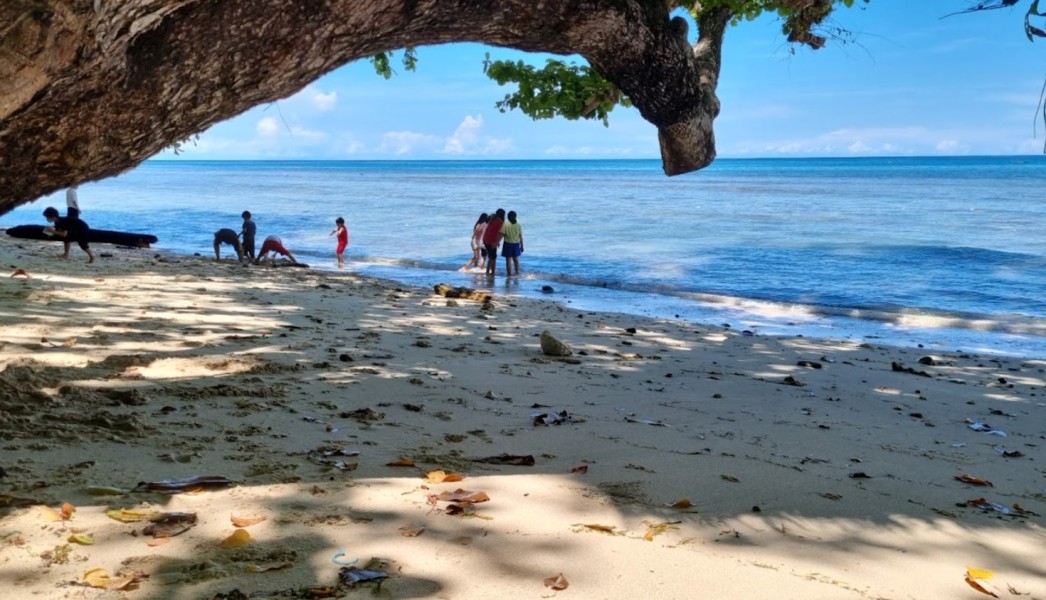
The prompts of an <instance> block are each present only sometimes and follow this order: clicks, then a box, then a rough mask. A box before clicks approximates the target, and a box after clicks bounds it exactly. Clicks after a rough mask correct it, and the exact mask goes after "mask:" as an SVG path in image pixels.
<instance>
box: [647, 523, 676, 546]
mask: <svg viewBox="0 0 1046 600" xmlns="http://www.w3.org/2000/svg"><path fill="white" fill-rule="evenodd" d="M643 523H645V524H646V526H647V530H646V534H645V535H644V536H643V539H644V540H646V541H648V542H652V541H654V537H655V536H658V535H661V534H662V533H665V532H666V531H668V530H669V529H679V527H677V526H676V523H678V521H674V522H668V523H650V522H648V521H643Z"/></svg>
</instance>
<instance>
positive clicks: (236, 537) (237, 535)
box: [218, 529, 252, 548]
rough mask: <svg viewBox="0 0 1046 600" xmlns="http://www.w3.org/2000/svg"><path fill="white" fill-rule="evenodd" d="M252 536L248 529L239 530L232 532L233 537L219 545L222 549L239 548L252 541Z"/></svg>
mask: <svg viewBox="0 0 1046 600" xmlns="http://www.w3.org/2000/svg"><path fill="white" fill-rule="evenodd" d="M251 539H252V538H251V534H250V533H247V530H246V529H237V530H236V531H234V532H232V535H230V536H229V537H227V538H225V539H224V540H222V541H221V543H220V544H218V545H219V546H220V547H222V548H239V547H240V546H243V545H245V544H247V543H248V542H250V541H251Z"/></svg>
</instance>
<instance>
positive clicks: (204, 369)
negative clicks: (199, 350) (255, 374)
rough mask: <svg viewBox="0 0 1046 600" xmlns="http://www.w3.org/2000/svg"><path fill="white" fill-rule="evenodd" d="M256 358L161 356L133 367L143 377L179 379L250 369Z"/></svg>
mask: <svg viewBox="0 0 1046 600" xmlns="http://www.w3.org/2000/svg"><path fill="white" fill-rule="evenodd" d="M257 364H258V362H257V360H255V359H253V358H249V357H236V356H232V357H230V356H201V357H188V358H161V359H160V360H156V361H153V362H152V363H151V364H149V365H147V366H139V367H136V368H135V372H136V374H137V375H139V376H141V377H142V378H144V379H180V378H183V377H213V376H215V375H233V374H236V373H244V372H246V371H250V370H251V368H253V367H254V366H255V365H257Z"/></svg>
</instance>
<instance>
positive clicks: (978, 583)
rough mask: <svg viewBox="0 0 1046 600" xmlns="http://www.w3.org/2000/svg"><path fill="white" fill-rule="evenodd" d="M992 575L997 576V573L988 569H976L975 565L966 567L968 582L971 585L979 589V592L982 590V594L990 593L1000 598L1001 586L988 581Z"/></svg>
mask: <svg viewBox="0 0 1046 600" xmlns="http://www.w3.org/2000/svg"><path fill="white" fill-rule="evenodd" d="M992 577H995V573H993V572H991V571H989V570H987V569H975V568H973V567H966V583H967V584H969V586H970V587H972V588H973V589H975V590H977V591H978V592H981V593H982V594H988V595H989V596H993V597H995V598H998V597H999V594H1000V593H1001V592H1000V591H999V588H997V587H995V586H994V585H992V584H990V583H988V581H987V580H989V579H991V578H992Z"/></svg>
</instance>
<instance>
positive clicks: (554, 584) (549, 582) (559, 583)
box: [545, 573, 570, 592]
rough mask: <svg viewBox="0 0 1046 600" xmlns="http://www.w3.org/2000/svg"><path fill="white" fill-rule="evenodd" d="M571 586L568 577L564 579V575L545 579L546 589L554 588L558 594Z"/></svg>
mask: <svg viewBox="0 0 1046 600" xmlns="http://www.w3.org/2000/svg"><path fill="white" fill-rule="evenodd" d="M569 586H570V582H568V581H567V578H566V577H563V574H562V573H556V574H555V575H552V576H550V577H546V578H545V587H547V588H552V589H554V590H556V591H557V592H558V591H560V590H565V589H567V587H569Z"/></svg>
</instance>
